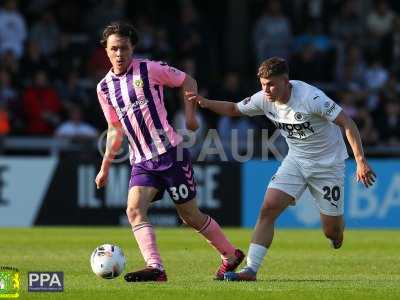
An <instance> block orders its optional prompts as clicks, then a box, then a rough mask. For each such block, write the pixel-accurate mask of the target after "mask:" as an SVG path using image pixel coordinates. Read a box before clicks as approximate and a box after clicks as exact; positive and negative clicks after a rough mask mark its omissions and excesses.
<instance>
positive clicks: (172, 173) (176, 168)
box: [162, 149, 196, 206]
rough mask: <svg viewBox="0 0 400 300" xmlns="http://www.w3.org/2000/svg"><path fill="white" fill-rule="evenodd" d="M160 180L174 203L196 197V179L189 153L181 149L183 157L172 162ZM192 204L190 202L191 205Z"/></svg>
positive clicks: (184, 201) (182, 202)
mask: <svg viewBox="0 0 400 300" xmlns="http://www.w3.org/2000/svg"><path fill="white" fill-rule="evenodd" d="M162 180H163V183H164V186H165V189H166V190H167V192H168V194H169V196H170V197H171V199H172V201H173V202H174V203H175V204H176V205H180V204H184V203H186V202H192V203H194V204H195V203H196V201H192V200H193V199H194V198H195V197H196V181H195V177H194V171H193V167H192V162H191V160H190V154H189V151H188V150H187V149H183V157H182V158H181V159H179V160H178V159H177V160H175V161H174V162H173V164H172V166H171V167H170V168H169V169H168V170H166V171H164V172H163V175H162ZM192 205H193V204H190V206H192Z"/></svg>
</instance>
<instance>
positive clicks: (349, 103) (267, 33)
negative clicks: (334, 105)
mask: <svg viewBox="0 0 400 300" xmlns="http://www.w3.org/2000/svg"><path fill="white" fill-rule="evenodd" d="M233 1H234V0H233ZM205 2H207V1H190V0H186V1H185V0H182V1H168V3H162V2H158V1H150V2H149V3H150V4H147V6H146V7H145V8H143V9H142V8H141V3H138V2H136V1H127V0H102V1H93V0H92V1H77V0H76V1H73V0H71V1H56V0H31V1H16V0H3V1H1V2H0V3H1V8H0V136H60V137H73V138H76V137H78V138H81V137H83V138H87V137H89V138H91V137H96V136H97V135H98V134H99V133H100V132H101V131H103V130H104V129H105V127H106V123H105V121H104V118H103V115H102V112H101V110H100V107H99V105H98V102H97V96H96V92H95V87H96V84H97V82H98V80H100V79H101V78H102V77H103V76H104V75H105V74H106V73H107V72H108V70H109V68H110V64H109V62H108V59H107V57H106V54H105V51H104V49H103V48H101V46H100V44H99V38H100V34H101V31H102V29H103V28H104V26H105V25H107V24H108V23H109V22H111V21H113V20H129V21H131V22H132V23H133V24H134V25H135V26H136V27H137V29H138V31H139V33H140V43H139V45H138V46H137V48H136V49H135V55H136V56H140V57H146V58H149V59H154V60H162V61H166V62H168V63H170V64H172V65H174V66H176V67H178V68H180V69H181V70H183V71H185V72H187V73H188V74H190V75H192V76H193V77H195V78H196V79H197V80H198V83H199V88H200V92H201V93H202V94H203V95H206V96H210V97H211V98H214V99H219V98H221V99H226V100H227V101H239V100H241V99H243V98H244V97H246V96H248V95H250V94H252V93H254V92H256V91H257V90H258V89H259V86H258V82H257V78H256V76H255V74H256V69H257V66H258V64H259V63H260V62H261V61H262V60H264V59H266V58H268V57H270V56H282V57H285V58H287V59H288V61H289V65H290V70H291V73H290V77H291V78H292V79H298V80H304V81H306V82H309V83H312V84H315V85H317V86H318V87H321V88H322V89H323V90H324V91H325V92H326V93H327V94H328V95H329V96H331V98H332V99H334V100H335V101H337V102H339V103H340V105H341V106H342V107H343V108H344V110H345V111H346V112H347V113H348V114H349V115H350V116H351V117H352V118H353V119H354V120H355V121H356V123H357V125H358V126H359V129H360V132H361V134H362V138H363V141H364V144H366V145H367V146H389V147H391V146H400V98H399V95H400V82H399V78H400V17H399V11H398V7H396V5H398V4H397V3H396V1H385V0H377V1H373V0H371V1H367V0H366V1H363V0H344V1H339V0H332V1H328V0H307V1H306V0H297V1H296V0H287V1H284V0H283V1H278V0H267V1H247V2H248V3H247V4H246V5H248V6H249V7H250V8H249V10H248V11H249V12H250V14H252V16H251V18H249V19H250V20H249V22H248V23H249V24H248V28H247V31H248V35H247V36H248V43H249V45H248V56H247V57H244V58H243V59H244V60H246V66H247V67H246V69H243V70H242V69H230V68H228V67H226V66H225V65H224V63H223V61H224V52H223V51H222V50H221V49H226V47H224V45H223V42H224V41H223V39H221V36H223V35H224V33H225V32H226V30H229V29H226V28H225V26H215V23H213V22H211V21H210V20H209V14H210V11H208V10H207V9H205V7H207V6H206V5H205V4H204V3H205ZM226 2H227V1H222V2H221V3H226ZM172 3H174V4H172ZM367 4H368V5H367ZM220 5H221V4H220ZM222 5H223V4H222ZM169 6H172V8H170V7H169ZM155 12H157V13H155ZM163 12H165V14H163ZM253 15H254V16H253ZM231 51H234V49H232V50H231ZM167 93H168V95H167V101H166V105H167V109H168V112H169V118H170V121H171V123H173V124H175V125H176V127H178V128H180V127H182V126H183V123H184V122H183V121H182V118H183V114H182V109H181V100H180V99H179V93H178V92H177V91H176V90H170V91H167ZM198 117H199V118H200V119H202V122H201V124H203V128H202V130H201V131H200V132H199V135H204V134H206V132H207V131H206V129H208V128H215V129H217V130H218V132H219V133H220V136H221V137H222V139H223V140H224V141H227V140H228V139H229V134H230V132H231V129H237V130H238V131H239V136H240V134H241V133H244V132H245V131H246V130H247V129H259V128H271V129H272V128H273V127H271V124H269V123H268V122H266V120H265V118H255V119H247V118H241V119H228V118H223V117H222V118H221V117H217V116H216V115H214V114H211V113H208V112H204V111H202V112H199V115H198ZM224 145H225V144H224Z"/></svg>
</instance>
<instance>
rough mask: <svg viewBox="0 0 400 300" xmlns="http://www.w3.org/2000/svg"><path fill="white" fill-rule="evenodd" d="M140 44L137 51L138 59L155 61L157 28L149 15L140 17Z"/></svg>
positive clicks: (138, 22)
mask: <svg viewBox="0 0 400 300" xmlns="http://www.w3.org/2000/svg"><path fill="white" fill-rule="evenodd" d="M137 27H138V31H139V32H140V42H139V44H138V45H137V47H136V49H135V55H136V56H138V57H143V58H148V59H153V56H152V53H153V50H154V47H155V43H156V37H155V32H156V27H155V25H154V23H153V22H152V20H151V18H150V17H149V16H148V15H139V16H138V21H137Z"/></svg>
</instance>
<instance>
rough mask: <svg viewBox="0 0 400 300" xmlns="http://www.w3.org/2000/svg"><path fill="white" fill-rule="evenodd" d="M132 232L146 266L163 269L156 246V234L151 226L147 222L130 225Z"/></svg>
mask: <svg viewBox="0 0 400 300" xmlns="http://www.w3.org/2000/svg"><path fill="white" fill-rule="evenodd" d="M132 231H133V234H134V236H135V238H136V241H137V243H138V246H139V249H140V252H141V253H142V256H143V258H144V261H145V262H146V266H148V267H153V268H157V269H160V270H161V271H162V270H163V269H164V267H163V263H162V261H161V256H160V252H159V251H158V248H157V242H156V235H155V233H154V229H153V226H152V225H151V224H150V223H148V222H143V223H140V224H137V225H135V226H133V227H132Z"/></svg>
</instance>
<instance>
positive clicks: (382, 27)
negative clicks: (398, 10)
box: [367, 0, 395, 49]
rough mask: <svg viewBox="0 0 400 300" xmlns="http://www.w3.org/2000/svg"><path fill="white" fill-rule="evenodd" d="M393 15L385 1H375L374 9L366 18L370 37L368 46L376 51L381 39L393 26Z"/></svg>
mask: <svg viewBox="0 0 400 300" xmlns="http://www.w3.org/2000/svg"><path fill="white" fill-rule="evenodd" d="M394 18H395V13H394V12H393V11H392V10H391V8H390V7H389V4H388V2H387V1H386V0H376V1H375V7H374V9H373V10H372V11H371V12H370V13H369V14H368V16H367V29H368V32H369V33H370V35H371V38H370V39H369V46H370V47H373V48H374V49H378V48H379V47H380V44H381V42H382V39H383V37H384V36H385V35H387V34H388V33H389V32H390V31H391V30H392V26H393V20H394Z"/></svg>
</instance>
